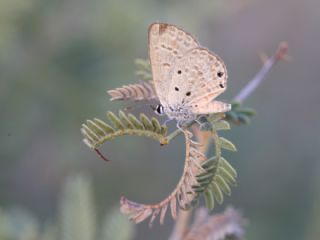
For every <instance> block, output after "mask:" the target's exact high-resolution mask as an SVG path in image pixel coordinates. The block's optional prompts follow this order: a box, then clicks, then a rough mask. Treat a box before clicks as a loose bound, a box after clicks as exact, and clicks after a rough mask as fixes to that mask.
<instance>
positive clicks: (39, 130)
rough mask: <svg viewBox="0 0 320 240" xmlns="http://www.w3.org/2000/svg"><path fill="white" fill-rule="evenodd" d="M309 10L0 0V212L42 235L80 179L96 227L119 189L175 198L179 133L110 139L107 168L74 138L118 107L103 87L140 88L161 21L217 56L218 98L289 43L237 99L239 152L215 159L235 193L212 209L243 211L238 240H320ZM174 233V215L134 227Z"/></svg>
mask: <svg viewBox="0 0 320 240" xmlns="http://www.w3.org/2000/svg"><path fill="white" fill-rule="evenodd" d="M319 9H320V2H319V1H316V0H306V1H298V0H283V1H277V0H269V1H263V0H211V1H205V0H199V1H191V0H186V1H166V0H164V1H160V0H151V1H150V0H131V1H124V0H118V1H110V0H92V1H87V0H64V1H62V0H56V1H53V0H1V1H0V110H1V118H0V124H1V131H0V149H1V150H0V161H1V162H0V164H1V165H0V208H1V209H2V210H1V211H0V213H1V212H2V213H3V212H6V213H7V214H8V213H9V212H10V211H11V210H10V209H16V208H17V207H19V209H24V210H23V211H27V212H28V216H33V218H34V219H37V221H38V222H39V224H38V225H39V226H40V228H44V225H45V223H47V222H48V221H49V222H55V221H56V219H58V218H59V214H60V215H61V209H59V202H61V196H62V192H63V190H62V189H63V186H64V185H65V181H66V179H67V178H68V177H69V176H73V175H74V174H78V173H84V174H86V175H87V176H89V178H90V179H91V181H92V188H93V190H92V192H93V195H94V196H93V199H94V200H93V201H94V208H95V209H96V212H97V216H96V218H97V222H98V223H97V224H99V222H100V220H101V219H103V217H104V215H105V214H106V213H108V212H109V211H111V208H113V207H114V206H115V207H118V204H119V202H118V201H119V198H120V197H121V196H122V195H125V196H126V197H128V198H129V199H131V200H134V201H137V202H143V203H154V202H158V201H159V200H161V199H163V198H164V197H165V196H166V195H167V194H168V193H170V192H171V190H172V189H173V188H174V187H175V185H176V183H177V181H178V179H179V178H180V174H181V172H182V168H183V160H184V159H183V158H184V142H183V137H179V138H177V139H176V140H175V141H174V142H172V143H171V144H170V145H169V146H167V147H163V148H160V147H159V145H158V143H157V142H150V141H149V140H148V139H142V138H137V137H125V138H119V139H116V140H114V141H112V142H108V143H107V144H105V145H104V146H103V148H102V151H103V152H104V153H105V154H106V155H107V156H108V157H109V158H110V159H111V160H113V161H112V162H111V163H110V164H106V163H105V162H103V161H102V160H101V159H99V158H98V157H97V155H96V154H95V153H93V152H92V151H90V149H89V148H88V147H87V146H85V145H84V144H83V143H82V136H81V134H80V126H81V124H82V123H83V122H84V121H85V120H86V119H92V118H93V117H99V118H101V119H104V118H105V112H106V111H108V110H112V111H117V110H118V109H120V108H123V107H125V106H127V104H125V103H118V102H112V103H111V102H110V101H109V98H108V96H107V95H106V90H108V89H112V88H115V87H119V86H121V85H123V84H130V83H135V82H137V81H138V79H137V77H136V76H135V75H134V71H135V66H134V59H135V58H147V28H148V25H149V24H151V23H152V22H155V21H163V22H168V23H173V24H175V25H178V26H180V27H182V28H183V29H185V30H187V31H188V32H190V33H192V34H193V35H194V36H195V37H196V38H197V39H198V40H199V42H200V43H201V44H202V45H203V46H206V47H208V48H209V49H211V50H213V51H214V52H216V53H217V54H219V55H220V56H221V57H222V58H223V59H224V61H225V63H226V65H227V67H228V72H229V84H228V91H226V93H224V94H223V95H222V96H221V97H220V99H224V100H230V99H232V98H233V97H234V96H235V95H236V94H237V92H238V91H239V90H240V89H241V88H242V87H243V86H244V85H245V84H246V83H247V82H248V81H249V80H250V79H251V78H252V77H253V76H254V75H255V73H256V72H257V71H258V70H259V69H260V67H261V64H262V63H261V61H260V59H259V53H261V52H266V53H268V54H269V55H271V54H273V53H274V51H275V50H276V48H277V46H278V44H279V43H280V42H281V41H283V40H285V41H287V42H288V44H289V54H290V55H291V56H292V61H291V62H280V63H279V64H278V65H277V66H276V67H275V68H274V69H273V70H272V71H271V73H270V74H269V75H268V76H267V79H266V81H265V82H263V84H262V85H261V86H259V88H258V89H257V91H256V92H254V94H253V95H251V96H250V98H248V99H247V101H246V102H245V103H244V104H245V105H246V106H248V107H253V108H254V109H256V111H257V116H256V117H255V118H254V119H253V121H252V124H251V125H249V126H243V127H236V126H233V129H232V130H231V131H229V132H225V133H223V136H225V137H226V138H228V139H230V140H232V142H233V143H235V144H236V145H237V148H238V152H237V153H225V155H226V157H227V159H228V160H229V161H230V162H231V163H232V164H233V165H234V166H235V168H236V169H237V171H238V174H239V178H238V181H239V186H238V187H237V188H234V189H233V194H232V196H231V197H228V198H226V201H225V202H224V204H223V206H222V207H219V208H216V209H215V211H219V210H221V209H223V208H224V207H225V206H226V205H228V204H232V205H233V206H235V207H237V208H239V209H241V210H242V212H243V213H244V215H245V216H246V218H247V219H248V220H249V225H248V227H247V234H246V239H248V240H253V239H259V240H267V239H274V240H280V239H281V240H283V239H291V240H300V239H307V240H311V239H318V237H319V234H320V232H319V229H320V228H319V227H320V207H319V201H320V177H319V175H320V162H319V154H320V134H319V133H320V132H319V129H320V128H319V117H320V114H319V102H320V94H319V91H320V81H319V67H320V66H319V59H320V48H319V43H320V27H319V23H320V11H319ZM317 109H318V110H317ZM136 112H149V113H150V110H149V109H148V108H147V107H142V108H139V109H137V110H136ZM172 126H173V127H174V124H172ZM79 201H80V199H79ZM71 205H72V204H71ZM59 212H60V213H59ZM0 215H1V214H0ZM172 227H173V221H172V220H171V219H170V220H169V219H167V220H166V222H165V225H164V226H158V224H155V226H154V227H153V228H152V229H149V228H148V227H147V224H146V223H142V224H140V225H138V226H137V227H136V234H135V238H134V239H154V240H160V239H167V238H168V236H169V234H170V232H171V230H172Z"/></svg>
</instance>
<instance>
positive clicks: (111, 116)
mask: <svg viewBox="0 0 320 240" xmlns="http://www.w3.org/2000/svg"><path fill="white" fill-rule="evenodd" d="M107 117H108V118H109V120H110V122H112V124H113V126H114V128H116V129H124V126H123V125H122V123H121V120H120V119H119V118H118V117H117V116H116V115H115V114H114V113H113V112H107Z"/></svg>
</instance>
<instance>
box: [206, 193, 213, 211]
mask: <svg viewBox="0 0 320 240" xmlns="http://www.w3.org/2000/svg"><path fill="white" fill-rule="evenodd" d="M204 200H205V203H206V207H207V208H208V209H209V210H212V209H213V208H214V198H213V193H212V192H211V190H210V189H207V191H205V192H204Z"/></svg>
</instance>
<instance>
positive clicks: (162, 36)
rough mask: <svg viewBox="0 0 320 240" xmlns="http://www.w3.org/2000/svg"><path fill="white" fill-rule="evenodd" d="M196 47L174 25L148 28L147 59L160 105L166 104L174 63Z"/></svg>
mask: <svg viewBox="0 0 320 240" xmlns="http://www.w3.org/2000/svg"><path fill="white" fill-rule="evenodd" d="M196 47H198V43H197V41H196V40H195V39H194V38H193V37H192V36H191V35H190V34H189V33H186V32H185V31H183V30H181V29H179V28H177V27H176V26H174V25H170V24H166V23H154V24H152V25H151V26H150V27H149V57H150V63H151V69H152V75H153V81H154V86H155V90H156V93H157V95H158V97H159V100H160V102H161V104H162V105H166V102H167V95H168V89H169V85H170V82H171V80H172V70H173V68H174V65H175V63H176V62H177V61H178V60H179V59H182V58H183V56H184V55H185V54H186V52H188V51H189V50H191V49H193V48H196Z"/></svg>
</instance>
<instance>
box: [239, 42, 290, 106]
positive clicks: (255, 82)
mask: <svg viewBox="0 0 320 240" xmlns="http://www.w3.org/2000/svg"><path fill="white" fill-rule="evenodd" d="M287 52H288V44H287V43H286V42H282V43H280V44H279V47H278V50H277V52H276V53H275V55H274V56H272V57H271V58H269V59H267V60H266V61H265V62H264V65H263V67H262V68H261V70H260V71H259V72H258V73H257V75H256V76H255V77H254V78H253V79H252V80H251V81H250V82H249V83H248V84H247V85H246V86H245V87H244V88H243V89H242V90H241V91H240V92H239V93H238V95H237V96H236V97H235V98H234V99H233V100H234V101H235V102H239V103H242V102H243V101H244V100H245V99H246V98H247V97H248V96H249V95H250V94H251V93H252V92H253V91H254V90H255V89H256V88H257V87H258V86H259V85H260V84H261V83H262V81H263V80H264V79H265V77H266V75H267V74H268V73H269V72H270V70H271V69H272V67H273V66H274V65H275V64H276V63H277V62H279V60H284V59H287Z"/></svg>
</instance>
